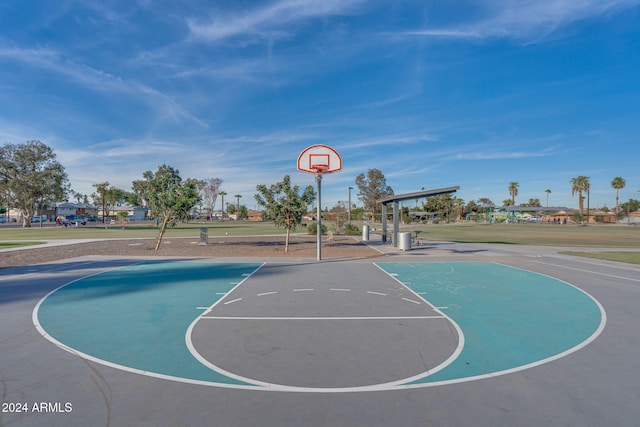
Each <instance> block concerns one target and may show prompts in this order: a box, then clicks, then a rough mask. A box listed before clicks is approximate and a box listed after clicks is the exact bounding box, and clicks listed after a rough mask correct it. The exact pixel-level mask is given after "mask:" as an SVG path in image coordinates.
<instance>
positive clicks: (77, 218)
mask: <svg viewBox="0 0 640 427" xmlns="http://www.w3.org/2000/svg"><path fill="white" fill-rule="evenodd" d="M65 220H66V222H67V223H68V224H69V225H76V223H80V224H82V225H87V220H86V219H84V218H83V217H82V216H81V215H67V216H66V217H65Z"/></svg>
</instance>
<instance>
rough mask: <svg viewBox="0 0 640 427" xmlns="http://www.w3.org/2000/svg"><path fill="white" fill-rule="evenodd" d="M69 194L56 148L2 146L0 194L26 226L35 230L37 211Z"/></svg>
mask: <svg viewBox="0 0 640 427" xmlns="http://www.w3.org/2000/svg"><path fill="white" fill-rule="evenodd" d="M67 191H69V183H68V179H67V174H66V172H65V171H64V167H63V166H62V165H61V164H60V163H59V162H58V161H56V155H55V153H54V152H53V149H52V148H50V147H48V146H47V145H45V144H43V143H42V142H40V141H28V142H26V143H25V144H17V145H16V144H6V145H4V146H2V147H0V192H1V193H2V194H3V196H5V197H6V198H7V200H8V201H10V202H11V203H12V206H13V207H15V208H16V209H18V210H19V211H20V213H21V214H22V226H23V227H25V228H26V227H31V220H32V218H33V215H34V214H35V212H36V210H37V209H39V208H43V207H45V205H47V204H48V203H50V202H53V201H56V200H62V199H64V198H65V195H66V193H67Z"/></svg>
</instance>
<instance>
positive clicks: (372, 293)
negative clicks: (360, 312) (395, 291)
mask: <svg viewBox="0 0 640 427" xmlns="http://www.w3.org/2000/svg"><path fill="white" fill-rule="evenodd" d="M367 293H368V294H371V295H381V296H383V297H386V296H387V294H383V293H382V292H374V291H367Z"/></svg>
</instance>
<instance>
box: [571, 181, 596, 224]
mask: <svg viewBox="0 0 640 427" xmlns="http://www.w3.org/2000/svg"><path fill="white" fill-rule="evenodd" d="M590 188H591V184H590V183H589V177H588V176H583V175H580V176H577V177H575V178H571V195H572V196H573V195H575V194H576V193H577V194H578V207H579V209H580V215H582V211H583V210H584V198H583V197H582V193H583V192H584V191H589V189H590Z"/></svg>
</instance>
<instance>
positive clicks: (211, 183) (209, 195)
mask: <svg viewBox="0 0 640 427" xmlns="http://www.w3.org/2000/svg"><path fill="white" fill-rule="evenodd" d="M222 182H223V181H222V180H221V179H220V178H206V179H203V180H202V181H198V184H199V185H198V190H199V192H200V195H201V197H202V201H203V202H204V205H205V207H206V209H207V212H209V217H211V218H213V211H214V209H215V206H216V201H217V200H218V196H219V195H222V198H223V200H222V202H223V203H224V195H223V193H224V194H227V193H225V192H224V191H222V192H221V191H220V186H221V185H222Z"/></svg>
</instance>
